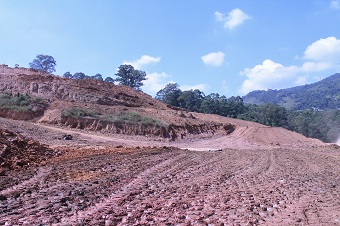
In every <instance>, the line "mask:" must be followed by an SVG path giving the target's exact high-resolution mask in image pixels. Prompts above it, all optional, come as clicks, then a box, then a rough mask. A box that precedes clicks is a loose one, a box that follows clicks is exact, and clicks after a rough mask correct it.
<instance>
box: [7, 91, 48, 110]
mask: <svg viewBox="0 0 340 226" xmlns="http://www.w3.org/2000/svg"><path fill="white" fill-rule="evenodd" d="M36 105H41V106H47V105H48V104H47V102H46V101H45V100H44V99H42V98H40V97H38V98H31V97H30V96H29V95H27V94H25V95H24V94H20V93H18V94H16V95H12V94H9V93H2V94H0V108H2V109H7V110H11V111H21V112H27V111H30V110H32V108H33V107H34V106H36Z"/></svg>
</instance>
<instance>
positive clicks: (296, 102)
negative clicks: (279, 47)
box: [243, 73, 340, 110]
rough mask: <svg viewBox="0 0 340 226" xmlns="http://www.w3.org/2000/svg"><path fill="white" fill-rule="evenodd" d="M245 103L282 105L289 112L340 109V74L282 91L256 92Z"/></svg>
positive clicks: (247, 97) (246, 97)
mask: <svg viewBox="0 0 340 226" xmlns="http://www.w3.org/2000/svg"><path fill="white" fill-rule="evenodd" d="M243 100H244V102H245V103H250V104H257V105H261V104H264V103H270V104H277V105H281V106H283V107H285V108H287V109H289V110H304V109H320V110H324V109H340V73H336V74H334V75H331V76H329V77H327V78H325V79H323V80H321V81H319V82H315V83H312V84H307V85H303V86H296V87H292V88H287V89H281V90H267V91H264V90H256V91H252V92H250V93H248V94H247V95H246V96H244V97H243Z"/></svg>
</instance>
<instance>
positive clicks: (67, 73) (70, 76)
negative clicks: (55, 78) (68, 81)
mask: <svg viewBox="0 0 340 226" xmlns="http://www.w3.org/2000/svg"><path fill="white" fill-rule="evenodd" d="M63 77H64V78H73V75H72V74H71V73H70V72H69V71H68V72H65V74H63Z"/></svg>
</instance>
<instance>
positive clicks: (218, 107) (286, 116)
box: [156, 74, 340, 142]
mask: <svg viewBox="0 0 340 226" xmlns="http://www.w3.org/2000/svg"><path fill="white" fill-rule="evenodd" d="M339 75H340V74H339ZM338 84H340V83H338ZM338 84H335V86H337V85H338ZM292 89H293V88H292ZM260 92H261V91H260ZM329 93H334V91H329ZM338 93H339V91H338ZM337 95H339V94H337ZM156 99H158V100H161V101H163V102H164V103H167V104H170V105H172V106H175V107H180V108H185V109H188V110H190V111H196V112H202V113H208V114H217V115H221V116H227V117H232V118H238V119H243V120H247V121H253V122H258V123H261V124H263V125H268V126H276V127H284V128H286V129H289V130H292V131H296V132H298V133H301V134H303V135H305V136H307V137H312V138H317V139H320V140H322V141H325V142H335V141H336V139H337V138H338V136H339V134H340V110H339V109H338V110H337V109H327V110H317V109H315V108H311V109H308V110H303V111H302V110H300V111H293V110H287V109H286V108H285V107H283V106H279V105H277V104H271V103H262V104H260V105H257V104H245V103H244V102H243V99H242V98H241V97H239V96H237V97H230V98H226V97H225V96H220V95H219V94H217V93H212V94H209V95H207V96H205V95H204V93H203V92H201V91H200V90H189V91H181V90H180V89H179V85H178V84H177V83H169V84H168V85H166V86H165V88H164V89H161V90H160V91H159V92H157V94H156ZM314 99H317V98H316V97H314ZM339 101H340V100H339ZM315 102H316V100H315ZM304 106H307V105H304ZM310 106H312V104H310Z"/></svg>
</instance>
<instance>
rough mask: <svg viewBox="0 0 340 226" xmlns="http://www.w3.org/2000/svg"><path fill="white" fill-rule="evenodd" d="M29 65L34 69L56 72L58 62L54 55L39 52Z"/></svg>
mask: <svg viewBox="0 0 340 226" xmlns="http://www.w3.org/2000/svg"><path fill="white" fill-rule="evenodd" d="M29 65H30V68H32V69H35V70H39V71H45V72H48V73H52V72H55V66H57V63H56V61H55V60H54V58H53V57H52V56H49V55H44V54H39V55H37V56H36V58H35V59H34V60H33V61H32V62H31V63H29Z"/></svg>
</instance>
